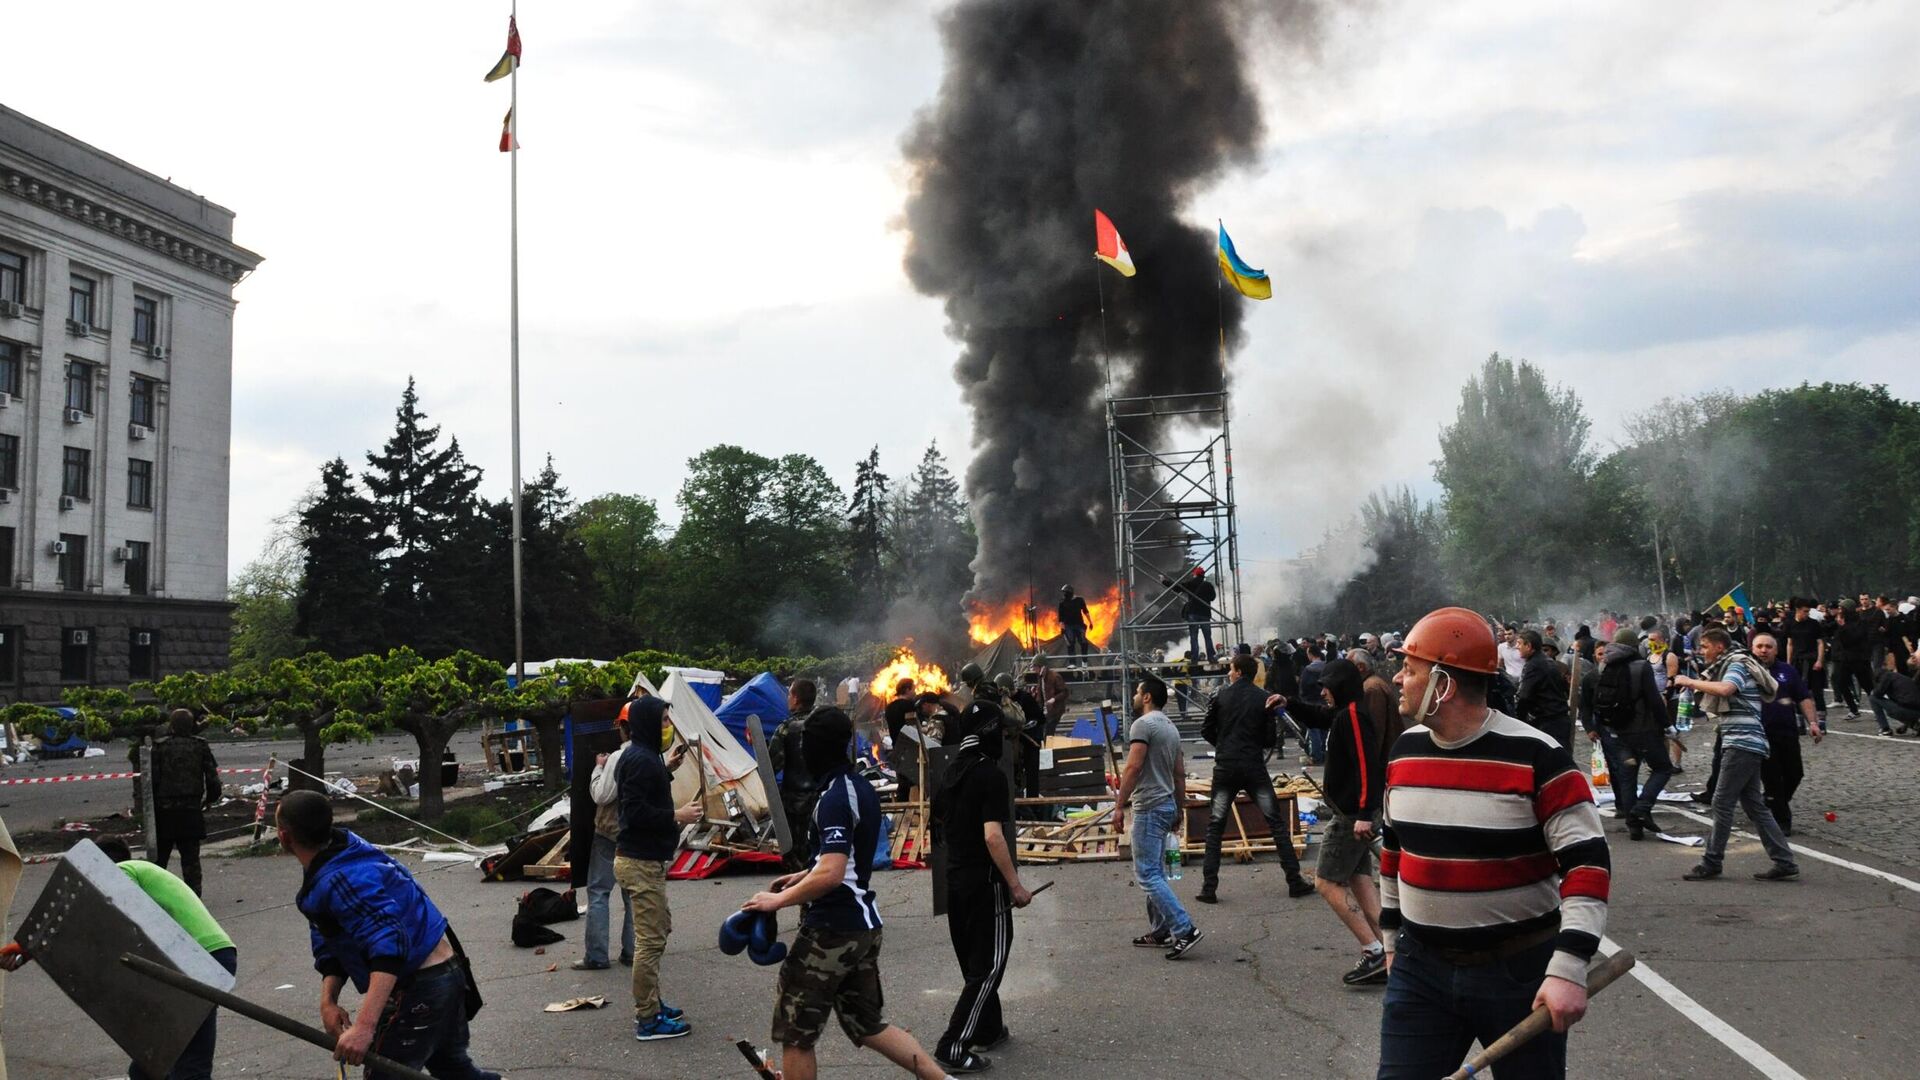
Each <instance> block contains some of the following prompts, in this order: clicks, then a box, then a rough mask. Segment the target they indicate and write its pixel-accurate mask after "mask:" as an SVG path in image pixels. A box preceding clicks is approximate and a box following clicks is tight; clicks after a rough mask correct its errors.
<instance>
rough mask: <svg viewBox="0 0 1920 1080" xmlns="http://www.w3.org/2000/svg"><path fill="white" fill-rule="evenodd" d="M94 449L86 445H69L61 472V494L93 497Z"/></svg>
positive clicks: (85, 497)
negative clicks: (89, 448)
mask: <svg viewBox="0 0 1920 1080" xmlns="http://www.w3.org/2000/svg"><path fill="white" fill-rule="evenodd" d="M92 482H93V451H91V450H88V449H87V448H86V447H84V446H69V447H67V457H66V462H65V467H64V468H63V469H62V470H61V472H60V494H62V495H71V496H72V497H74V498H76V499H89V498H92V497H93V496H92V494H91V492H92V490H93V489H92V486H91V485H92Z"/></svg>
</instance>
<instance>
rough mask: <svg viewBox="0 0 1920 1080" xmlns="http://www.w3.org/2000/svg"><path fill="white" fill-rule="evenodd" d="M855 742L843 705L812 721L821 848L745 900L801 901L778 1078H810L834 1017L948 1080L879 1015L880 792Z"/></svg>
mask: <svg viewBox="0 0 1920 1080" xmlns="http://www.w3.org/2000/svg"><path fill="white" fill-rule="evenodd" d="M852 743H853V721H852V720H850V719H848V718H847V714H846V713H844V712H841V711H840V710H839V709H835V708H826V709H821V710H819V711H818V712H815V713H814V714H813V715H812V716H811V717H809V718H808V720H807V728H806V732H805V734H804V735H803V736H802V738H801V753H802V754H803V755H804V756H805V757H806V766H807V771H808V772H809V773H811V774H812V775H813V776H814V778H815V780H816V782H817V783H818V785H819V786H818V790H819V793H820V797H819V801H817V802H816V803H814V807H813V821H814V829H815V832H816V834H817V835H818V836H819V838H820V847H819V851H818V853H817V854H816V855H815V856H814V860H813V866H812V868H811V869H808V870H802V871H800V872H799V873H796V874H788V875H786V876H785V877H781V878H776V879H775V880H774V882H773V883H772V884H771V885H769V886H768V887H767V891H766V892H762V893H755V894H754V895H753V897H752V898H751V899H749V900H748V901H747V902H746V903H745V904H742V905H741V907H742V908H744V909H746V910H748V911H767V912H771V911H778V910H780V909H781V908H783V907H792V906H794V905H801V911H800V933H799V936H797V937H796V938H795V939H794V942H793V948H792V949H791V950H789V951H788V953H787V959H786V963H784V964H783V965H781V968H780V982H779V991H778V998H777V1000H776V1001H775V1004H774V1009H773V1041H774V1042H776V1043H779V1044H780V1047H781V1055H780V1067H781V1075H782V1076H783V1077H785V1078H786V1080H814V1077H815V1076H816V1075H818V1065H817V1063H816V1061H815V1057H814V1049H813V1048H814V1044H815V1043H816V1042H818V1041H819V1039H820V1033H821V1032H822V1031H824V1030H825V1029H826V1026H827V1016H828V1014H830V1013H832V1014H837V1015H838V1016H839V1018H840V1029H841V1030H842V1031H845V1032H846V1033H847V1038H849V1039H851V1040H853V1044H854V1045H855V1046H864V1047H867V1048H869V1049H872V1050H877V1051H879V1053H880V1054H881V1056H883V1057H885V1058H886V1059H887V1060H888V1061H891V1062H893V1063H894V1064H895V1065H898V1066H900V1067H901V1068H903V1069H906V1070H907V1071H908V1072H910V1073H912V1074H913V1075H914V1076H916V1077H919V1078H920V1080H946V1076H947V1073H946V1070H945V1069H943V1068H941V1067H940V1066H939V1065H938V1064H936V1063H935V1062H934V1060H933V1055H931V1054H929V1053H927V1051H926V1050H925V1049H923V1048H922V1047H921V1046H920V1043H919V1042H918V1041H917V1040H915V1039H914V1037H913V1036H912V1035H909V1034H908V1033H906V1032H905V1031H902V1030H900V1029H899V1028H897V1027H894V1026H892V1025H890V1024H888V1023H887V1022H886V1021H885V1020H883V1019H882V1018H881V1015H880V1014H881V1009H882V1000H883V999H882V995H881V991H880V906H879V903H878V902H877V901H876V899H875V897H874V892H873V887H872V881H873V853H874V849H875V847H877V846H878V844H879V841H880V798H879V796H877V795H875V794H874V792H873V786H872V785H871V784H869V783H867V781H866V780H865V779H863V778H862V777H860V776H857V775H855V774H854V772H853V769H852V765H853V763H852V760H851V758H850V757H849V755H848V748H849V746H851V744H852Z"/></svg>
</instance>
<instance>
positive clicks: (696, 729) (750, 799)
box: [636, 671, 767, 818]
mask: <svg viewBox="0 0 1920 1080" xmlns="http://www.w3.org/2000/svg"><path fill="white" fill-rule="evenodd" d="M645 678H646V677H645V676H644V675H643V676H640V678H639V679H637V680H636V684H638V683H640V682H643V681H644V680H645ZM647 689H648V690H649V691H651V690H652V687H651V686H648V687H647ZM657 695H658V696H659V697H662V698H665V699H666V702H667V704H669V705H671V706H673V709H672V710H671V711H670V712H668V713H667V716H668V718H669V719H670V720H671V721H672V723H673V729H674V733H675V735H677V736H678V737H679V738H680V739H681V740H682V741H683V742H685V743H687V744H688V745H689V746H693V747H696V748H697V750H698V752H699V757H700V763H701V768H702V771H703V772H704V773H705V774H706V785H707V786H708V787H709V788H715V787H725V788H732V789H733V790H735V791H737V792H738V793H739V795H740V799H741V801H742V802H743V803H744V804H745V805H746V807H747V810H748V812H749V813H751V814H753V816H754V817H756V818H759V817H764V816H765V815H766V813H767V797H766V793H765V792H764V791H763V790H762V789H761V785H760V773H759V766H758V764H757V763H756V762H755V761H754V757H753V754H752V753H751V752H749V751H748V750H747V749H746V748H745V747H743V746H741V745H740V743H739V742H738V741H736V740H735V739H734V737H733V734H732V733H731V732H729V731H728V730H727V728H726V725H725V724H722V723H721V722H720V718H719V717H717V716H715V715H713V710H712V709H710V708H708V707H707V703H706V702H704V701H702V700H700V695H698V694H696V693H694V690H693V685H692V684H691V683H690V682H688V681H687V678H686V677H685V676H684V675H682V674H681V673H680V672H678V671H675V672H672V673H670V674H669V675H668V676H667V684H666V686H665V687H664V688H662V689H661V690H659V691H657ZM673 780H674V784H673V787H674V791H673V799H674V802H675V803H676V804H684V803H686V802H687V801H689V800H691V799H693V798H696V797H697V796H698V794H699V791H700V787H701V783H702V781H701V778H700V777H699V776H698V775H696V774H694V773H693V771H692V770H690V769H689V770H682V771H681V772H678V773H675V774H674V778H673ZM683 788H684V790H682V789H683Z"/></svg>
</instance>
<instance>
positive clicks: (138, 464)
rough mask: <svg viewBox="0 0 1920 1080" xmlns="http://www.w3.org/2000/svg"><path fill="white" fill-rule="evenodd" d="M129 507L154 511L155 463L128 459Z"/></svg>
mask: <svg viewBox="0 0 1920 1080" xmlns="http://www.w3.org/2000/svg"><path fill="white" fill-rule="evenodd" d="M127 505H128V506H132V507H136V508H138V509H141V510H151V509H153V462H151V461H143V460H141V459H140V458H128V459H127Z"/></svg>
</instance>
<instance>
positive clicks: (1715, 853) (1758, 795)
mask: <svg viewBox="0 0 1920 1080" xmlns="http://www.w3.org/2000/svg"><path fill="white" fill-rule="evenodd" d="M1766 760H1767V759H1766V755H1764V754H1756V753H1754V752H1753V751H1751V750H1742V749H1740V748H1739V747H1737V746H1727V745H1724V744H1722V746H1721V747H1720V758H1719V763H1718V765H1717V767H1716V768H1715V772H1716V773H1717V774H1718V776H1719V780H1718V781H1717V784H1718V786H1717V787H1715V788H1714V791H1713V832H1712V834H1711V835H1710V836H1708V837H1707V850H1706V851H1704V852H1702V853H1701V855H1700V865H1702V866H1706V867H1709V868H1711V869H1714V870H1718V869H1720V865H1721V863H1722V862H1723V861H1724V860H1725V859H1726V855H1727V838H1728V837H1729V836H1730V835H1732V833H1733V811H1734V807H1736V806H1738V807H1739V808H1741V809H1743V810H1745V811H1746V812H1747V820H1748V821H1751V822H1752V823H1753V831H1754V832H1755V833H1757V834H1759V837H1760V846H1762V847H1764V848H1766V849H1767V857H1768V858H1770V859H1772V860H1773V864H1774V865H1775V866H1778V867H1781V868H1791V867H1793V866H1794V865H1795V864H1794V861H1793V848H1792V847H1790V846H1789V845H1788V844H1787V837H1786V834H1785V833H1782V832H1781V831H1780V823H1779V822H1778V821H1776V820H1774V817H1773V810H1772V809H1770V808H1769V807H1768V806H1767V800H1766V789H1765V787H1764V785H1762V783H1761V781H1760V766H1761V765H1762V764H1763V763H1764V762H1765V761H1766Z"/></svg>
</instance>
